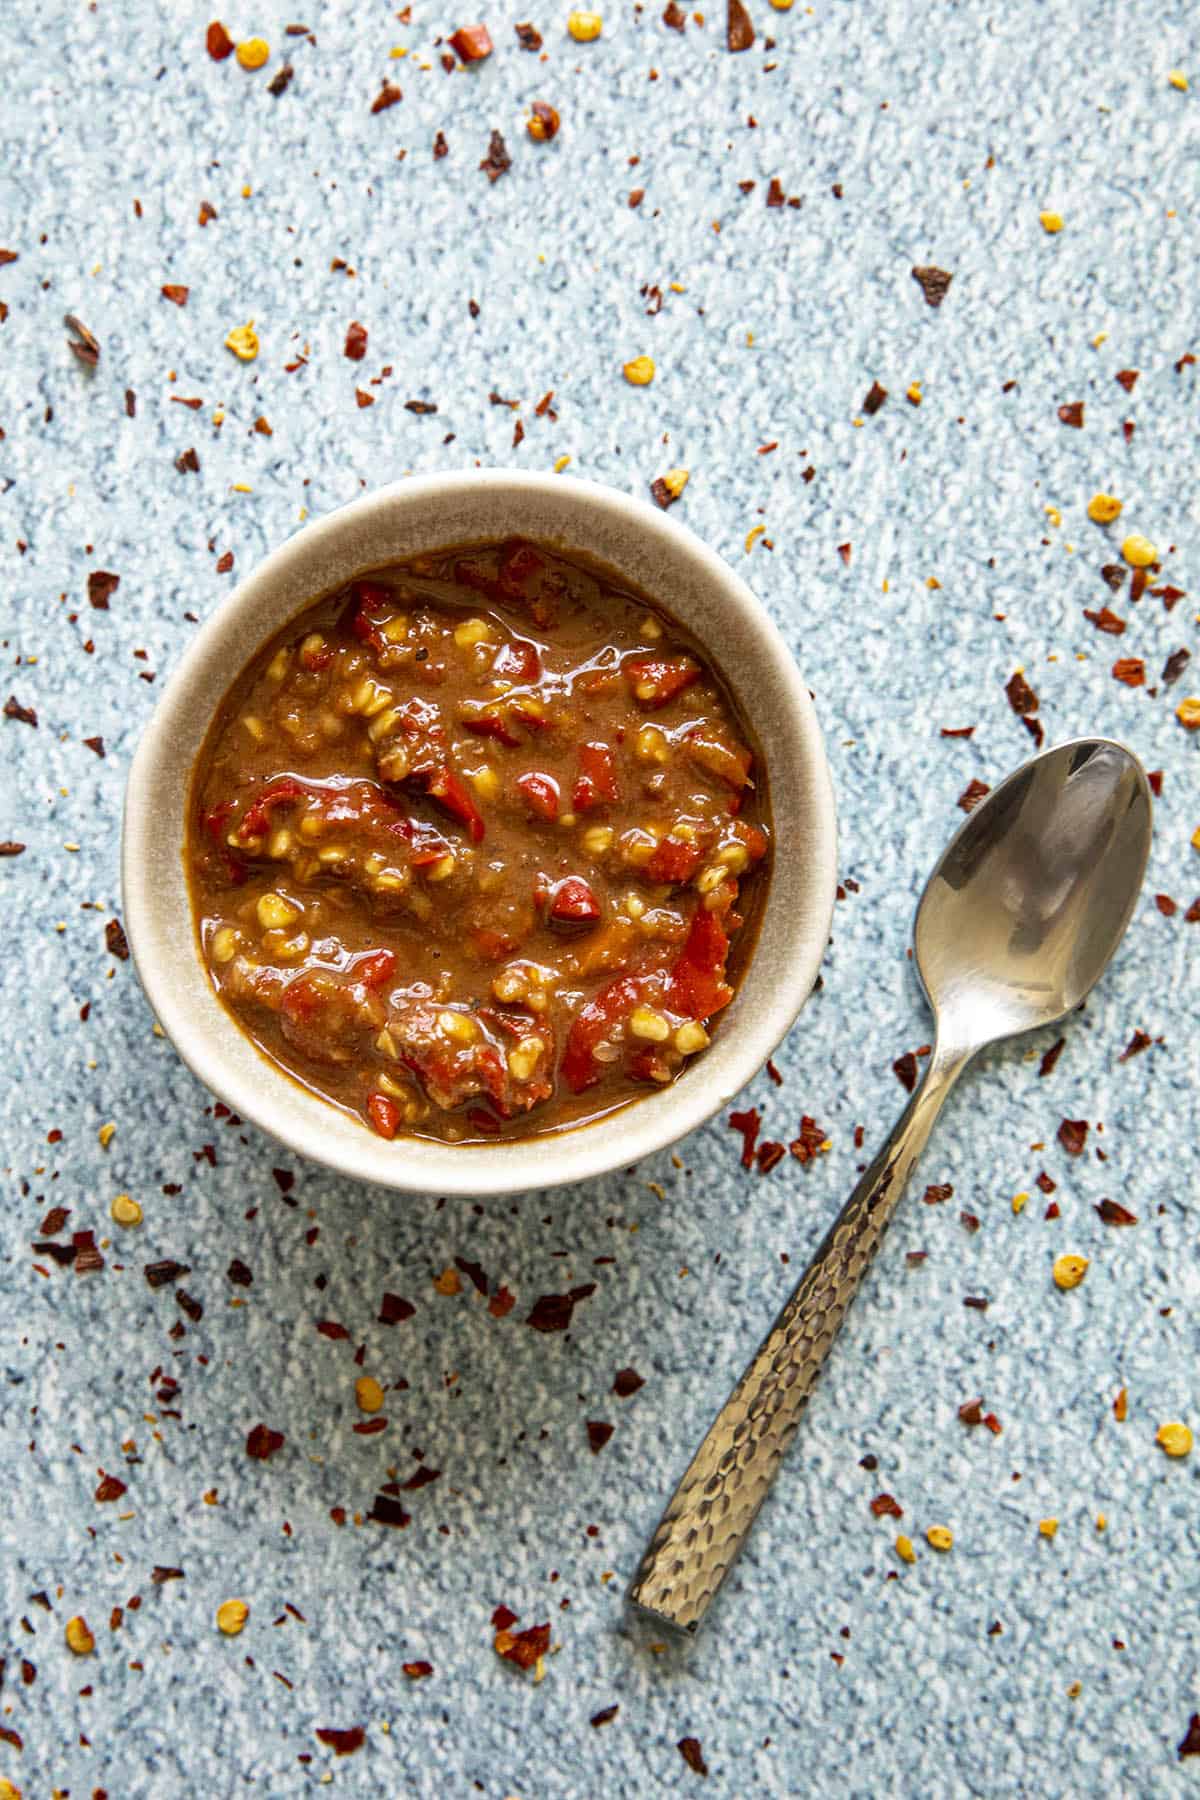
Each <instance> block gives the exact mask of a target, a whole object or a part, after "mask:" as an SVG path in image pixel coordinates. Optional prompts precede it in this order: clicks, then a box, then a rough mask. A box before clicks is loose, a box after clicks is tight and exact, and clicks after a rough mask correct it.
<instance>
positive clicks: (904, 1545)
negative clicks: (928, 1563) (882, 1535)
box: [896, 1532, 917, 1563]
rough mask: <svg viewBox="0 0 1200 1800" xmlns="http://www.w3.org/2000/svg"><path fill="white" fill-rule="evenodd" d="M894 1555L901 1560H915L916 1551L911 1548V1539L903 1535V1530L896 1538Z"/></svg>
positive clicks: (908, 1561)
mask: <svg viewBox="0 0 1200 1800" xmlns="http://www.w3.org/2000/svg"><path fill="white" fill-rule="evenodd" d="M896 1555H897V1556H898V1557H899V1558H900V1561H901V1562H906V1563H915V1562H916V1560H917V1553H916V1551H915V1550H914V1549H913V1541H912V1539H911V1538H910V1537H905V1535H904V1533H903V1532H901V1533H900V1536H899V1537H898V1538H897V1539H896Z"/></svg>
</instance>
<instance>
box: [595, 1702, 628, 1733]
mask: <svg viewBox="0 0 1200 1800" xmlns="http://www.w3.org/2000/svg"><path fill="white" fill-rule="evenodd" d="M620 1710H621V1703H620V1701H619V1700H614V1701H613V1703H612V1705H611V1706H602V1707H601V1708H600V1711H599V1712H594V1713H593V1714H592V1717H591V1720H590V1723H591V1724H592V1725H594V1726H595V1727H596V1729H597V1730H599V1728H600V1726H601V1725H611V1724H612V1722H613V1720H614V1719H615V1718H616V1716H617V1714H618V1713H619V1712H620Z"/></svg>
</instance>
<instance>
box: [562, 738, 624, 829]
mask: <svg viewBox="0 0 1200 1800" xmlns="http://www.w3.org/2000/svg"><path fill="white" fill-rule="evenodd" d="M619 799H620V792H619V790H618V787H617V764H616V759H615V757H614V756H613V753H612V751H611V750H610V749H609V747H608V745H607V744H580V746H579V777H578V779H577V781H576V783H575V786H574V789H573V790H572V793H571V801H572V804H573V805H574V807H575V810H576V812H591V811H592V810H593V808H595V807H597V806H615V805H616V803H617V801H618V800H619Z"/></svg>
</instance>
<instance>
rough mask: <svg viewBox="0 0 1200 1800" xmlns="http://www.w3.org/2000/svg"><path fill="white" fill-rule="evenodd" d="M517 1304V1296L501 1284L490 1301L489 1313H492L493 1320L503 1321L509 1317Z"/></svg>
mask: <svg viewBox="0 0 1200 1800" xmlns="http://www.w3.org/2000/svg"><path fill="white" fill-rule="evenodd" d="M516 1304H517V1296H516V1295H515V1294H513V1293H510V1292H509V1290H508V1288H506V1287H505V1286H504V1284H503V1283H501V1285H500V1286H499V1287H498V1288H497V1289H496V1292H495V1293H494V1294H493V1295H492V1297H491V1299H490V1300H489V1301H488V1311H489V1312H490V1313H491V1315H492V1317H493V1319H503V1318H506V1317H507V1315H508V1314H509V1313H510V1312H511V1311H512V1309H513V1307H514V1306H515V1305H516Z"/></svg>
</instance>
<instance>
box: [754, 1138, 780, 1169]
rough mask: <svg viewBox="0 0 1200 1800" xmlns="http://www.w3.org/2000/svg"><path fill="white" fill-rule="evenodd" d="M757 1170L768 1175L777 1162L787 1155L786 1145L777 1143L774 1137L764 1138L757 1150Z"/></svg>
mask: <svg viewBox="0 0 1200 1800" xmlns="http://www.w3.org/2000/svg"><path fill="white" fill-rule="evenodd" d="M756 1154H757V1160H758V1172H759V1174H760V1175H769V1174H770V1173H771V1170H772V1169H773V1168H775V1166H776V1164H777V1163H781V1162H782V1161H783V1159H784V1157H785V1156H786V1155H787V1147H786V1145H784V1144H780V1143H777V1142H776V1140H775V1139H774V1138H764V1139H763V1141H762V1143H761V1144H760V1145H759V1146H758V1151H757V1153H756Z"/></svg>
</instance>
